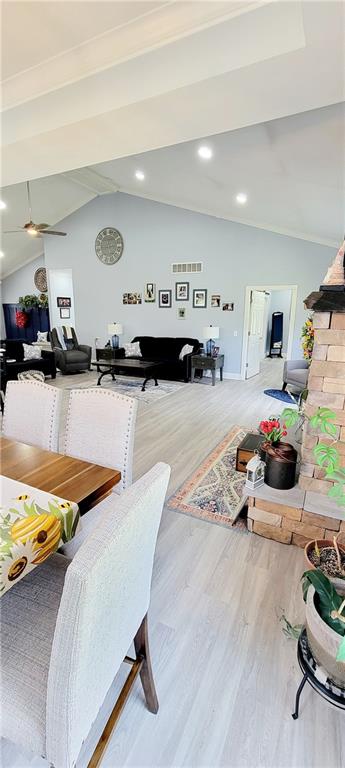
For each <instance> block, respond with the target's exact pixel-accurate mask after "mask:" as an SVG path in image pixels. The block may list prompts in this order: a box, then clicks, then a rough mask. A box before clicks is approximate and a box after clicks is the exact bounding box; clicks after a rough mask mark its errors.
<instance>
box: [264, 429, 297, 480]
mask: <svg viewBox="0 0 345 768" xmlns="http://www.w3.org/2000/svg"><path fill="white" fill-rule="evenodd" d="M265 451H266V459H265V461H266V469H265V483H266V484H267V485H269V486H270V488H276V489H277V490H279V491H287V490H289V489H290V488H293V487H294V485H295V482H296V465H297V451H296V450H295V448H294V447H293V445H290V443H284V442H282V441H279V442H277V443H271V444H270V445H268V446H267V447H266V446H265Z"/></svg>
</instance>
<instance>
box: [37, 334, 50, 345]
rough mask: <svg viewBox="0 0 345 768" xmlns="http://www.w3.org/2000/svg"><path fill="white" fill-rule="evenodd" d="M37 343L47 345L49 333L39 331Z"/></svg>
mask: <svg viewBox="0 0 345 768" xmlns="http://www.w3.org/2000/svg"><path fill="white" fill-rule="evenodd" d="M37 341H42V342H44V343H45V344H46V343H47V341H48V331H44V332H43V331H37Z"/></svg>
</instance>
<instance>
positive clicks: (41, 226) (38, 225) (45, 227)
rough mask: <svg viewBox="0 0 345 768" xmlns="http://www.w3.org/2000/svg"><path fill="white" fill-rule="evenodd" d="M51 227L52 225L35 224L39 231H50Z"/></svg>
mask: <svg viewBox="0 0 345 768" xmlns="http://www.w3.org/2000/svg"><path fill="white" fill-rule="evenodd" d="M49 227H50V224H35V228H36V229H38V230H41V229H48V228H49Z"/></svg>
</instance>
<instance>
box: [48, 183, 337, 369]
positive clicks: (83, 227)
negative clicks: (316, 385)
mask: <svg viewBox="0 0 345 768" xmlns="http://www.w3.org/2000/svg"><path fill="white" fill-rule="evenodd" d="M60 226H63V229H64V230H65V231H66V232H67V237H65V238H58V237H55V238H54V237H52V238H50V239H49V240H48V238H46V239H45V259H46V266H47V268H48V269H66V268H67V269H72V272H73V283H74V298H75V326H76V329H77V332H78V336H79V340H80V342H81V343H90V344H92V345H93V344H94V339H95V337H96V336H98V337H100V339H101V340H102V341H106V339H107V325H108V323H110V322H112V321H117V322H121V323H122V324H123V327H124V336H123V337H122V339H121V341H122V342H123V341H128V340H130V339H131V338H133V336H135V335H136V334H147V335H158V336H163V335H174V336H182V335H183V336H192V337H197V338H199V339H200V340H201V339H202V328H203V327H204V326H206V325H209V324H212V325H218V326H219V327H220V339H219V345H220V347H221V350H222V351H223V352H224V354H225V371H226V372H230V373H235V374H239V372H240V370H241V351H242V334H243V317H244V300H245V288H246V286H247V285H263V286H265V285H274V284H275V283H276V284H277V285H284V284H290V285H291V284H298V286H299V288H298V298H297V313H296V324H295V331H294V344H293V350H292V354H293V356H294V357H295V356H296V358H298V357H301V349H300V339H299V336H300V329H301V326H302V324H303V322H304V318H305V311H304V309H303V299H304V298H305V297H306V296H307V295H308V294H309V293H310V292H311V291H312V290H315V289H317V288H318V286H319V284H320V282H321V280H322V278H323V276H324V274H325V272H326V269H327V267H328V266H329V264H330V262H331V260H332V258H333V256H334V253H333V250H332V249H330V248H327V247H326V246H322V245H317V244H315V243H311V242H308V241H304V240H297V239H295V238H291V237H286V236H284V235H277V234H275V233H273V232H268V231H266V230H261V229H256V228H254V227H247V226H245V225H241V224H235V223H232V222H229V221H224V220H222V219H216V218H214V217H211V216H205V215H202V214H198V213H193V212H191V211H187V210H184V209H180V208H175V207H173V206H169V205H163V204H161V203H155V202H152V201H150V200H144V199H142V198H139V197H134V196H131V195H125V194H122V193H117V194H114V195H104V196H102V197H98V198H96V199H95V200H93V201H91V202H90V203H87V205H85V206H84V207H83V208H81V209H80V210H79V211H77V212H76V213H74V214H73V215H71V216H69V217H67V218H66V219H65V220H64V221H63V222H60ZM106 226H113V227H116V228H118V229H119V230H120V232H121V234H122V236H123V238H124V252H123V255H122V258H121V259H120V261H119V262H118V263H117V264H115V265H114V266H105V265H103V264H102V263H101V262H100V261H99V260H98V259H97V257H96V254H95V238H96V236H97V234H98V232H99V231H100V230H101V229H102V228H103V227H106ZM191 260H192V261H195V260H198V261H199V260H200V261H202V262H203V265H204V271H203V273H202V274H201V275H198V276H196V275H189V276H188V277H186V279H188V281H189V283H190V300H189V302H183V303H182V302H181V303H180V302H178V303H177V302H175V299H174V288H175V282H176V277H175V276H174V275H172V274H171V263H172V262H175V261H191ZM146 282H154V283H156V285H157V288H161V289H168V288H171V289H172V290H173V305H172V309H159V308H158V302H156V303H155V304H144V303H143V304H142V305H136V306H133V305H132V306H125V305H123V304H122V294H123V292H127V291H141V292H142V294H143V292H144V285H145V283H146ZM193 288H207V290H208V307H207V309H193V308H192V290H193ZM212 293H220V294H221V298H222V301H224V302H234V304H235V310H234V312H223V311H222V310H221V309H220V310H219V309H211V308H210V306H209V305H210V297H211V294H212ZM180 306H184V307H186V310H187V311H186V319H185V320H180V319H178V317H177V309H178V307H180ZM235 333H237V335H236V336H235V335H234V334H235Z"/></svg>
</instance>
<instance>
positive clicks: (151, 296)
mask: <svg viewBox="0 0 345 768" xmlns="http://www.w3.org/2000/svg"><path fill="white" fill-rule="evenodd" d="M144 301H145V303H147V304H150V303H153V302H154V301H156V286H155V284H154V283H146V285H145V292H144Z"/></svg>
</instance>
